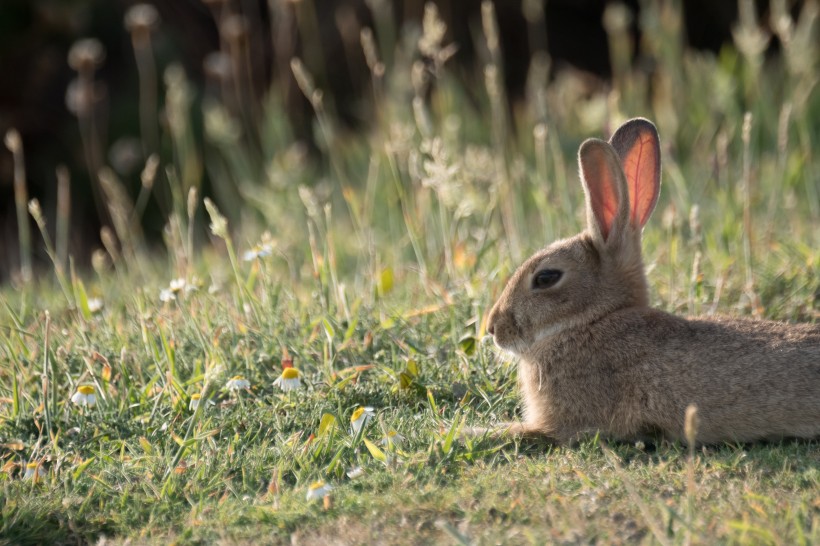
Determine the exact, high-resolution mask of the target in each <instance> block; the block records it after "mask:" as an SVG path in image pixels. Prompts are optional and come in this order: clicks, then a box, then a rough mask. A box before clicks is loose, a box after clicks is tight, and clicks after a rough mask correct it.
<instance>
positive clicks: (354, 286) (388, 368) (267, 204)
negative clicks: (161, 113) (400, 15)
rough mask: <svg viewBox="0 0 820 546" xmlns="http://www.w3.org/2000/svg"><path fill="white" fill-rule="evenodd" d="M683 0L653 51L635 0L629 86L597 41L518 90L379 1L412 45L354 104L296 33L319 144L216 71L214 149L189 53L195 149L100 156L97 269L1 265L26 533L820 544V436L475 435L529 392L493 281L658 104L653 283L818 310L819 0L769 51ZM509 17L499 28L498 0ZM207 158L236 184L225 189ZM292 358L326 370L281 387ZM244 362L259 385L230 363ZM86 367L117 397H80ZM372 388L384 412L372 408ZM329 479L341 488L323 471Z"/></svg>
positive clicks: (773, 307)
mask: <svg viewBox="0 0 820 546" xmlns="http://www.w3.org/2000/svg"><path fill="white" fill-rule="evenodd" d="M300 5H301V4H300ZM662 6H664V7H652V6H648V5H647V6H646V9H645V11H644V13H643V15H642V19H641V25H642V29H643V36H644V37H643V42H642V44H641V45H640V48H641V52H642V55H644V56H645V57H648V58H652V59H655V60H656V61H657V65H656V71H655V73H654V74H653V75H652V77H651V82H650V77H649V75H648V74H646V73H645V72H643V71H642V70H641V68H640V67H639V66H635V65H633V63H632V61H631V57H629V48H630V47H631V44H629V43H627V42H623V40H625V39H627V37H626V35H625V34H624V33H623V29H622V28H621V27H620V26H619V23H618V22H619V21H620V20H621V19H620V18H619V13H618V12H610V14H609V16H610V17H609V19H608V21H609V22H608V26H607V28H608V30H609V32H610V39H611V41H612V43H613V44H614V46H613V48H612V50H613V51H614V52H615V53H614V55H616V57H617V55H623V54H624V51H626V55H627V57H626V58H614V59H613V66H615V67H616V68H617V73H616V78H615V83H614V85H615V87H614V88H612V89H609V90H608V91H607V92H604V91H605V90H604V89H603V88H600V87H592V88H588V87H586V84H585V83H584V81H585V80H583V79H582V78H579V77H578V76H577V75H574V74H573V73H571V72H570V73H567V72H565V73H562V74H560V75H559V76H558V77H557V78H556V79H555V80H554V81H551V82H549V83H548V84H547V82H546V81H544V80H540V79H539V77H540V76H539V73H540V72H539V65H538V61H536V62H534V66H533V70H532V71H531V80H532V82H531V86H530V90H531V92H530V95H529V97H528V99H527V100H526V101H525V102H524V103H519V104H517V105H516V106H515V107H514V108H512V109H511V110H508V109H506V107H504V106H503V97H502V96H501V93H500V90H499V88H498V86H497V81H498V80H497V78H498V75H499V67H498V66H496V65H494V64H493V63H497V62H498V60H497V59H498V55H497V50H495V49H494V47H495V46H494V41H493V40H492V39H489V40H488V44H485V46H484V47H486V48H487V53H488V55H487V59H488V61H487V62H488V63H490V67H491V69H489V70H486V71H485V74H484V75H485V76H486V78H485V79H484V80H482V79H481V76H478V77H476V78H475V81H483V82H484V83H486V87H485V88H483V89H482V88H481V86H480V85H475V81H473V82H470V81H466V82H465V81H464V80H463V79H460V78H458V77H456V76H455V74H453V73H451V72H450V71H449V69H448V66H449V65H448V62H449V61H447V56H448V55H449V51H450V50H449V49H448V47H447V45H448V44H446V43H443V42H442V38H441V36H440V35H439V33H437V32H436V28H438V27H437V24H438V23H437V19H436V15H435V13H433V11H432V10H428V13H427V17H426V19H425V25H424V28H422V29H417V30H416V33H415V34H414V33H413V32H414V31H413V29H403V30H402V34H401V35H403V36H406V38H405V39H403V41H402V39H396V43H395V44H392V46H391V44H390V43H387V42H389V40H390V39H392V38H391V37H395V36H399V34H398V33H397V32H398V29H393V30H394V32H392V33H391V32H381V34H380V38H381V41H380V42H379V47H385V46H388V47H390V52H391V53H390V55H389V57H388V58H390V59H391V61H390V64H389V65H385V64H384V61H381V60H379V57H378V55H379V52H378V51H377V50H376V45H375V43H374V42H373V40H372V37H370V38H369V39H368V38H363V42H364V43H365V50H366V51H367V54H368V63H369V64H370V65H371V68H372V69H373V84H374V86H373V87H374V98H373V100H372V103H368V104H369V106H367V107H368V108H372V111H373V112H374V113H375V114H376V122H375V123H374V125H373V127H371V128H370V129H368V130H367V131H361V132H358V133H353V134H351V133H349V132H345V130H344V129H342V128H341V127H340V126H339V125H338V124H337V123H336V121H335V118H334V115H333V108H332V104H331V103H330V102H329V101H330V97H327V96H325V95H323V94H321V93H319V92H318V91H319V87H318V84H317V83H315V82H314V81H313V78H312V76H311V74H310V72H309V70H311V69H313V70H317V71H318V69H317V68H316V67H307V66H306V65H304V64H302V63H301V62H293V63H292V66H293V69H294V70H295V71H296V73H297V76H298V79H299V82H300V85H301V86H302V89H303V91H304V92H305V93H306V94H307V95H308V97H309V98H310V99H311V103H312V105H313V107H314V108H315V110H316V114H317V124H316V136H317V141H318V142H319V144H320V147H321V148H322V153H323V156H322V157H323V160H322V161H321V162H319V163H318V164H317V163H316V162H312V161H310V160H309V159H308V158H307V156H305V154H304V153H303V149H302V148H301V147H300V145H299V144H298V143H296V142H294V140H293V137H292V136H290V131H289V129H288V127H287V125H286V124H285V122H283V121H282V120H283V119H284V116H283V115H282V113H283V108H284V106H283V105H282V102H281V101H280V100H279V99H277V97H276V95H275V93H273V94H272V95H271V98H270V99H269V100H266V101H264V102H262V103H260V104H258V105H257V106H258V107H259V108H260V109H261V110H262V111H263V112H264V115H262V116H261V118H260V119H261V120H262V121H261V122H260V123H259V124H258V126H252V127H249V126H248V125H247V120H246V119H244V118H240V117H238V116H239V114H240V113H237V112H232V111H231V110H230V108H229V105H228V104H229V103H228V102H227V101H226V102H222V101H220V100H219V97H208V98H207V99H206V100H203V102H202V105H201V108H202V116H203V119H204V127H205V143H204V145H203V146H204V149H200V148H198V147H197V144H196V142H197V140H196V138H194V136H193V129H192V127H193V125H194V123H193V122H192V121H191V119H193V118H195V117H196V116H197V115H198V114H197V112H198V108H199V106H198V103H196V102H195V101H193V94H192V90H191V88H190V86H189V84H188V83H187V82H186V81H185V79H184V74H182V73H181V72H180V71H179V70H178V69H173V68H172V69H170V71H166V76H165V82H166V84H167V96H166V98H165V104H166V107H167V108H170V109H171V110H170V111H169V119H170V120H172V121H171V122H170V130H169V133H168V134H165V135H163V142H164V143H165V145H166V146H167V147H169V149H170V150H172V151H173V153H169V154H167V157H166V156H164V155H162V156H161V157H160V163H161V165H162V167H161V168H160V169H159V170H157V165H156V164H154V165H153V167H149V168H147V169H146V172H145V173H144V176H143V178H142V185H141V188H142V192H143V193H142V194H141V195H140V197H139V199H138V200H135V199H129V198H128V196H127V192H125V191H124V187H125V185H124V182H122V181H119V180H117V178H116V176H115V175H114V174H113V172H106V173H104V175H102V176H101V177H100V180H101V183H102V184H103V185H104V189H105V191H106V195H109V196H110V198H109V201H108V202H109V213H110V216H111V218H112V222H113V228H114V230H115V232H116V233H111V232H109V233H108V234H107V235H105V234H104V236H103V242H104V244H105V247H106V250H105V251H100V252H99V253H98V254H97V255H96V257H95V260H94V264H95V271H94V272H93V273H92V272H88V273H80V272H77V271H76V270H75V268H73V267H65V266H63V265H62V263H63V262H62V261H61V260H60V259H59V258H58V256H57V254H58V253H56V252H54V251H53V250H52V247H51V244H50V239H48V240H47V241H44V242H43V245H44V247H45V248H46V252H47V253H48V255H49V256H50V257H51V258H52V259H53V263H54V277H53V278H52V277H50V276H49V275H40V277H39V278H36V279H34V280H26V279H20V280H18V281H17V282H16V284H15V285H12V286H8V287H5V288H3V289H2V291H0V303H2V309H0V359H1V360H0V363H1V364H0V378H2V381H0V443H2V445H0V457H2V461H0V462H2V465H3V466H2V469H1V470H2V472H0V483H2V489H1V490H0V499H2V502H0V515H2V517H0V541H2V542H5V543H9V544H36V543H47V542H54V543H67V542H94V541H97V540H100V539H101V537H108V538H109V540H111V541H113V542H115V543H120V542H126V541H132V542H156V543H167V542H172V541H173V542H177V543H210V542H215V541H224V542H237V543H243V542H247V543H259V542H263V543H265V542H269V543H284V542H292V541H296V542H298V543H326V542H328V541H339V542H344V543H369V542H386V543H426V542H433V541H435V542H448V541H449V542H453V543H462V544H467V543H499V542H500V543H543V542H560V543H577V542H601V543H621V542H641V543H660V544H698V543H729V544H734V543H738V544H747V543H766V544H816V543H820V495H818V491H820V446H818V444H817V442H783V443H780V444H755V445H748V446H745V445H723V446H713V447H710V448H708V449H703V450H698V451H696V452H694V453H689V451H688V450H687V449H685V448H683V447H681V446H679V445H675V444H668V443H665V442H661V443H659V444H658V445H656V446H644V445H641V444H636V445H631V444H616V445H609V446H607V445H605V444H603V443H601V442H598V441H597V440H589V441H586V442H584V443H582V444H581V445H579V446H575V447H555V446H550V445H548V444H546V443H543V442H513V441H509V442H501V441H494V440H490V439H475V440H470V439H459V438H458V436H459V431H460V429H461V428H462V427H464V426H473V425H489V424H492V423H497V422H499V421H505V420H509V419H515V418H516V415H517V396H516V372H515V363H514V362H510V361H509V360H507V359H506V358H505V357H504V356H503V355H499V354H498V353H497V352H496V351H495V350H494V349H493V347H492V346H491V344H490V343H488V342H487V341H486V338H485V336H484V328H485V321H486V316H487V313H488V310H489V308H490V306H491V305H492V303H493V301H494V298H495V297H496V296H497V295H498V294H499V293H500V290H501V289H502V287H503V283H504V280H505V279H506V277H507V276H508V275H509V274H510V273H511V271H512V270H513V269H514V268H515V266H516V265H517V263H518V262H519V260H520V259H521V258H523V257H525V256H526V255H527V254H528V253H529V252H531V251H532V250H534V249H536V248H538V247H540V246H542V245H544V244H546V243H548V242H549V241H550V240H552V239H554V238H557V237H561V236H568V235H571V234H573V233H575V232H577V231H578V230H579V229H580V228H581V227H582V204H583V202H582V193H581V188H580V184H579V183H578V181H577V175H576V173H575V167H574V160H573V159H572V158H573V154H574V153H575V150H577V146H578V144H579V143H580V142H581V140H582V139H583V138H586V137H588V136H605V134H604V133H605V132H606V131H607V130H608V129H609V130H611V129H612V128H613V127H615V126H617V124H618V123H620V122H621V121H623V120H624V119H626V118H628V117H630V116H634V115H644V116H646V117H650V118H652V119H654V120H655V121H656V122H657V124H658V127H659V130H660V133H661V140H662V143H663V146H664V170H663V177H664V185H663V189H662V196H661V202H660V204H659V206H658V210H657V211H656V216H655V218H653V219H652V220H651V221H650V223H649V225H648V227H647V229H646V233H645V240H644V253H645V257H646V263H647V266H648V269H649V270H650V273H649V278H650V283H651V290H652V300H653V304H654V305H656V306H658V307H661V308H664V309H667V310H670V311H674V312H678V313H681V314H687V313H691V314H709V313H713V312H722V313H730V314H751V315H757V316H763V317H768V318H775V319H780V320H787V321H807V322H816V321H817V320H818V316H820V315H819V314H818V300H820V284H818V278H820V253H819V252H818V248H820V222H818V217H819V215H818V207H819V206H820V202H818V200H817V194H818V189H820V179H818V173H820V155H818V154H817V152H816V150H817V146H818V143H820V126H818V125H817V123H815V122H814V120H817V119H820V93H818V92H817V82H818V78H817V74H818V71H817V66H818V62H819V61H820V53H818V51H817V48H816V46H813V48H812V47H810V46H811V44H816V41H812V36H813V35H812V34H811V32H812V28H814V27H816V12H812V11H811V10H812V9H813V8H814V9H816V3H807V4H806V6H807V7H806V8H805V10H804V12H803V14H802V15H801V17H800V18H799V19H798V20H797V21H795V22H794V25H792V26H791V27H786V26H782V27H777V28H778V29H779V30H778V32H780V33H781V35H780V39H781V40H782V41H783V43H784V44H785V45H784V46H783V48H782V50H781V53H780V54H774V55H771V56H765V57H764V56H763V55H762V53H761V52H760V51H759V50H758V49H756V48H755V47H754V45H755V41H754V40H755V39H761V38H760V35H759V34H756V29H757V28H758V23H757V22H756V21H755V20H753V18H752V19H749V17H748V13H747V18H746V19H745V20H744V21H743V23H742V24H741V25H740V26H738V27H737V28H736V30H735V39H736V45H737V48H733V47H728V46H727V47H726V48H725V49H724V50H723V51H722V52H721V53H720V55H718V56H712V55H709V54H703V53H694V52H690V51H687V50H684V49H682V48H681V47H680V43H681V40H680V35H679V32H680V27H679V25H678V23H679V22H680V13H679V12H678V11H676V10H675V9H674V8H673V7H671V6H672V4H671V3H670V4H668V5H667V4H663V5H662ZM376 15H379V14H376ZM382 15H383V14H382ZM483 16H484V25H483V28H484V30H485V33H486V34H488V35H489V36H490V38H492V35H493V32H494V21H493V17H494V16H493V12H492V9H491V7H485V9H484V10H483ZM376 20H377V21H381V22H382V24H385V23H384V21H385V19H384V18H383V17H376ZM388 20H389V18H388ZM812 24H813V25H814V27H812V26H811V25H812ZM807 29H808V30H807ZM813 32H815V33H816V28H814V30H813ZM420 33H423V35H424V36H425V40H424V46H423V47H424V51H425V54H426V55H427V56H428V58H429V59H430V60H431V62H430V64H428V65H427V68H426V69H424V70H423V68H424V67H421V66H419V64H418V62H416V63H414V62H413V59H414V55H415V53H414V51H415V48H416V44H417V43H418V40H417V38H418V36H419V34H420ZM619 40H620V42H619ZM393 46H395V47H393ZM616 46H617V47H616ZM143 53H144V52H143ZM431 67H432V68H431ZM425 70H429V72H425ZM431 78H432V79H431ZM650 83H651V85H650ZM231 87H232V86H227V88H229V89H230V88H231ZM150 102H151V101H146V104H150ZM145 108H149V106H145V107H144V109H145ZM251 130H252V131H255V132H256V133H255V135H253V136H251V135H249V134H248V132H249V131H251ZM92 133H93V131H92V132H89V134H92ZM249 143H252V144H253V145H251V144H249ZM18 151H19V150H18ZM155 161H156V160H151V161H149V163H152V162H154V163H155ZM203 170H207V171H208V173H209V175H210V176H211V178H212V179H213V180H215V181H218V182H219V186H218V187H219V188H221V190H219V191H216V190H215V194H216V195H215V198H216V203H218V204H214V203H212V202H210V201H208V202H207V203H206V208H207V210H205V211H203V210H201V209H202V208H203V207H202V206H201V203H200V199H199V196H200V195H201V187H200V184H201V172H202V171H203ZM157 173H159V174H157ZM155 178H156V183H155V180H154V179H155ZM145 192H148V193H145ZM149 194H150V195H151V196H152V197H153V198H154V199H155V200H156V201H157V203H158V206H165V207H166V212H167V213H168V214H169V215H170V219H169V223H168V226H167V229H166V230H165V246H166V250H167V252H166V253H165V256H166V258H165V259H163V258H161V257H159V256H156V255H151V254H149V253H148V252H147V251H146V250H145V248H146V243H145V242H144V241H143V240H142V238H141V236H140V232H139V230H137V229H134V226H135V225H136V223H138V222H136V221H137V220H138V219H139V214H140V210H141V209H143V208H144V206H145V199H147V197H146V195H149ZM236 195H238V196H239V198H238V199H237V198H236V197H232V196H236ZM134 201H137V202H138V203H140V204H138V205H136V206H135V205H132V204H131V203H133V202H134ZM29 209H30V211H32V214H35V216H37V215H39V218H36V219H37V224H38V226H40V227H41V230H47V229H48V227H47V226H46V225H45V220H44V219H43V218H42V215H41V214H40V212H39V206H37V207H31V206H30V207H29ZM219 209H222V210H224V211H225V212H226V213H228V217H229V218H230V220H227V219H226V218H225V217H223V216H222V213H221V212H220V211H219ZM135 222H136V223H135ZM203 223H209V224H210V230H209V232H208V235H209V237H210V238H209V239H207V240H206V238H205V236H203V235H197V234H198V233H200V232H201V231H202V230H201V229H200V228H201V225H202V224H203ZM264 230H268V231H269V234H267V235H265V234H262V231H264ZM61 236H62V239H63V240H67V239H66V238H65V234H61ZM115 236H116V237H115ZM60 238H61V237H58V239H60ZM21 248H24V245H21ZM248 251H250V252H252V254H249V255H246V252H248ZM245 258H248V259H245ZM172 279H181V280H180V281H178V282H177V281H175V282H172ZM161 293H164V295H163V297H162V299H161V298H160V294H161ZM163 300H165V301H163ZM100 304H102V307H100ZM289 364H293V365H294V366H295V367H296V368H297V369H299V370H300V372H301V379H302V386H301V388H299V389H296V390H294V391H290V392H282V391H281V390H280V389H279V388H278V387H276V386H274V384H273V382H274V381H275V380H276V379H277V377H279V375H280V374H281V373H282V370H283V368H284V367H285V366H287V365H289ZM235 376H242V377H243V378H245V379H246V380H247V381H248V383H249V388H248V389H239V390H237V391H231V390H229V389H228V387H227V384H228V381H229V380H230V379H231V378H233V377H235ZM80 385H89V386H92V387H93V389H94V394H95V396H96V404H95V405H93V406H90V407H83V406H80V405H77V404H75V403H72V401H71V398H72V396H73V395H74V394H75V393H76V392H77V389H78V386H80ZM197 395H198V396H199V397H200V398H199V405H198V406H197V407H196V409H193V406H192V404H191V402H192V400H194V399H196V396H197ZM362 406H370V407H372V408H374V416H373V417H372V418H371V419H370V420H369V421H367V423H366V424H365V426H364V427H363V428H362V429H361V431H360V432H357V433H355V434H354V433H352V432H351V423H350V419H351V416H352V415H353V413H354V411H355V410H356V409H357V408H360V407H362ZM392 432H395V433H398V435H400V437H401V439H400V440H398V441H395V442H383V439H384V438H385V437H388V436H390V433H392ZM392 437H393V438H397V437H396V436H392ZM30 463H31V465H32V466H31V467H30V468H29V467H28V465H29V464H30ZM357 467H361V469H362V471H363V473H362V475H361V476H359V477H356V478H350V477H348V475H347V473H348V472H350V471H351V470H353V469H355V468H357ZM27 468H29V470H30V471H31V472H32V473H35V474H36V473H39V475H38V477H36V478H34V477H28V478H27V477H26V476H25V474H26V469H27ZM317 481H323V482H325V483H326V484H328V485H330V486H332V488H333V489H332V491H331V492H330V494H329V495H328V496H327V497H326V498H325V499H324V500H320V501H316V502H309V501H307V500H306V495H307V492H308V490H309V487H310V486H311V484H313V483H315V482H317Z"/></svg>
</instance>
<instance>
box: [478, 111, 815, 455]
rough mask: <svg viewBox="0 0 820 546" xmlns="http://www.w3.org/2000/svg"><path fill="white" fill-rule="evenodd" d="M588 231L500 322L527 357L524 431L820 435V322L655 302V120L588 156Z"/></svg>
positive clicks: (593, 144) (630, 127)
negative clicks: (645, 234)
mask: <svg viewBox="0 0 820 546" xmlns="http://www.w3.org/2000/svg"><path fill="white" fill-rule="evenodd" d="M578 161H579V164H580V171H581V180H582V182H583V186H584V190H585V193H586V208H587V224H588V226H587V229H586V231H584V232H583V233H580V234H579V235H576V236H575V237H571V238H569V239H564V240H561V241H557V242H555V243H553V244H551V245H550V246H548V247H547V248H545V249H543V250H541V251H539V252H538V253H536V254H535V255H534V256H532V257H531V258H529V259H528V260H527V261H526V262H524V264H523V265H521V267H519V268H518V270H517V271H516V272H515V274H514V275H513V277H512V279H510V281H509V283H508V284H507V286H506V288H505V289H504V292H503V293H502V294H501V297H500V298H499V300H498V302H497V303H496V304H495V306H494V307H493V309H492V312H491V313H490V317H489V323H488V328H487V331H488V332H489V333H490V334H492V335H493V336H494V338H495V343H496V345H497V346H498V347H500V348H502V349H506V350H508V351H511V352H513V353H515V354H517V355H519V356H520V357H521V360H520V365H519V372H518V374H519V382H520V386H521V391H522V392H523V398H524V421H523V423H514V424H510V425H506V428H505V429H504V431H505V432H507V433H510V434H525V435H544V436H547V437H550V438H552V439H554V440H557V441H559V442H571V441H574V440H577V439H579V438H581V437H583V436H585V435H588V434H594V433H601V434H602V435H603V436H605V437H607V438H611V439H619V440H629V439H636V438H639V437H643V436H644V435H646V434H654V433H661V434H663V435H664V436H666V437H667V438H670V439H679V440H683V441H685V438H684V430H683V429H684V415H685V413H686V408H687V406H688V405H690V404H694V405H695V406H697V408H698V416H699V420H700V426H699V429H698V436H697V441H698V442H700V443H716V442H723V441H738V442H747V441H753V440H760V439H778V438H784V437H800V438H812V437H817V436H820V325H812V324H784V323H779V322H770V321H762V320H749V319H736V318H712V317H710V318H695V319H684V318H681V317H677V316H674V315H670V314H668V313H665V312H663V311H659V310H657V309H653V308H651V307H649V304H648V301H649V298H648V294H647V284H646V276H645V274H644V267H643V263H642V259H641V229H642V227H643V226H644V224H645V223H646V221H647V220H648V219H649V216H650V214H651V213H652V210H653V209H654V208H655V204H656V203H657V200H658V194H659V192H660V145H659V141H658V133H657V131H656V130H655V126H654V125H653V124H652V123H651V122H649V121H647V120H645V119H633V120H631V121H628V122H626V123H625V124H624V125H622V126H621V127H620V128H619V129H618V130H617V131H616V132H615V134H614V135H613V136H612V138H611V139H610V141H609V142H604V141H602V140H598V139H589V140H587V141H586V142H584V143H583V144H582V145H581V148H580V150H579V152H578Z"/></svg>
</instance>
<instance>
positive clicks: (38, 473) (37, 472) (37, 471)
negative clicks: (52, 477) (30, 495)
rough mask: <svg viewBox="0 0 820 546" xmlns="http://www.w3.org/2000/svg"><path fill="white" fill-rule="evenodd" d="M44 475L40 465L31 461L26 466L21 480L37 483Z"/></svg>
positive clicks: (44, 471)
mask: <svg viewBox="0 0 820 546" xmlns="http://www.w3.org/2000/svg"><path fill="white" fill-rule="evenodd" d="M45 475H46V470H45V468H43V467H42V466H40V463H37V462H34V461H31V462H30V463H28V464H27V465H26V471H25V473H24V474H23V479H24V480H34V481H37V480H38V479H40V478H43V477H45Z"/></svg>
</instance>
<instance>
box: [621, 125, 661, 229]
mask: <svg viewBox="0 0 820 546" xmlns="http://www.w3.org/2000/svg"><path fill="white" fill-rule="evenodd" d="M609 143H610V144H611V145H612V147H613V148H615V151H616V152H617V153H618V156H619V157H620V159H621V165H622V167H623V171H624V174H625V175H626V182H627V187H628V188H629V203H630V210H629V223H630V224H632V226H633V227H635V228H638V229H640V228H641V227H643V225H644V224H646V221H647V220H649V216H650V215H651V214H652V211H653V210H654V209H655V205H656V204H657V203H658V195H659V194H660V190H661V148H660V141H659V140H658V131H657V129H655V126H654V125H653V124H652V122H651V121H649V120H646V119H643V118H635V119H631V120H629V121H627V122H626V123H624V124H623V125H621V126H620V127H619V128H618V130H617V131H615V134H614V135H612V138H610V139H609Z"/></svg>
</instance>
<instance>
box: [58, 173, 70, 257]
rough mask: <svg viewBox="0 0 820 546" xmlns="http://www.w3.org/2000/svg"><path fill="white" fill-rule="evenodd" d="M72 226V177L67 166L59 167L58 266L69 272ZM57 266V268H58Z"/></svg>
mask: <svg viewBox="0 0 820 546" xmlns="http://www.w3.org/2000/svg"><path fill="white" fill-rule="evenodd" d="M70 226H71V177H70V175H69V172H68V168H67V167H66V166H65V165H60V166H59V167H57V264H59V267H60V268H61V269H62V272H63V273H65V272H66V271H68V240H69V230H70V229H71V228H70ZM57 264H55V267H56V266H57Z"/></svg>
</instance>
